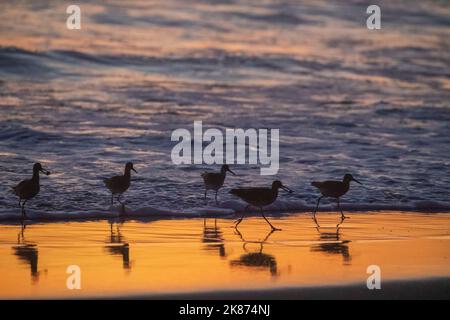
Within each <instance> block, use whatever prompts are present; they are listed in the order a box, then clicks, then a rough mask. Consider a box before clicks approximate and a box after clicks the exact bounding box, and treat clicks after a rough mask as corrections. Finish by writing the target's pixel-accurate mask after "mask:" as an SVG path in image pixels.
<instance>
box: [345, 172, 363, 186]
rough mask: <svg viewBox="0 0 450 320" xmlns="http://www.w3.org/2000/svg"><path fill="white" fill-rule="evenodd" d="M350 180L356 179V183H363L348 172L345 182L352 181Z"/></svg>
mask: <svg viewBox="0 0 450 320" xmlns="http://www.w3.org/2000/svg"><path fill="white" fill-rule="evenodd" d="M350 181H355V182H356V183H359V184H362V183H361V182H359V181H358V180H356V179H355V178H353V176H352V175H351V174H350V173H347V174H346V175H345V176H344V182H345V183H350Z"/></svg>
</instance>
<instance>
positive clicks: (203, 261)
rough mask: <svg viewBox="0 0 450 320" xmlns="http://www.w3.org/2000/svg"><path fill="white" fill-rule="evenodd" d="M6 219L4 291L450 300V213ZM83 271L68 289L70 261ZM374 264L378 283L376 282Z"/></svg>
mask: <svg viewBox="0 0 450 320" xmlns="http://www.w3.org/2000/svg"><path fill="white" fill-rule="evenodd" d="M349 216H350V217H351V218H350V219H347V220H345V221H344V222H343V223H341V224H339V222H340V218H339V214H338V213H334V212H331V213H320V214H319V215H318V222H319V224H320V227H317V225H316V224H315V223H314V221H313V220H312V219H311V217H310V215H309V214H305V213H297V214H290V215H284V216H280V217H274V216H273V217H271V218H270V219H271V221H272V222H273V224H274V225H276V226H277V227H280V228H282V229H283V230H282V231H278V232H274V233H270V228H269V227H268V225H267V224H266V223H265V222H264V220H263V219H262V218H258V217H249V218H248V219H245V220H244V221H243V223H242V225H241V226H240V228H239V230H238V231H239V232H237V231H236V230H235V229H234V228H232V220H231V219H229V218H220V219H219V218H218V219H217V220H215V219H214V218H208V219H206V220H204V219H202V218H198V219H177V220H127V221H107V220H100V221H78V222H58V223H34V224H30V225H27V226H26V228H25V229H24V230H23V233H22V232H21V231H22V230H21V226H20V225H17V224H10V225H6V224H2V225H0V255H1V256H2V259H1V260H0V271H1V276H0V297H1V298H4V299H16V298H55V297H57V298H90V297H100V298H102V297H104V298H117V297H120V298H130V297H133V298H170V299H177V298H180V299H184V298H192V299H203V298H211V299H215V298H233V299H242V298H254V299H266V298H275V299H303V298H351V299H354V298H385V299H392V298H449V297H450V295H449V291H448V288H449V287H450V286H449V285H448V284H449V281H448V280H449V277H450V213H432V214H426V213H414V212H370V213H358V212H354V213H349ZM74 264H75V265H78V266H80V269H81V290H68V289H67V287H66V280H67V277H68V276H69V275H68V274H67V273H66V269H67V267H68V266H69V265H74ZM369 265H378V266H379V267H380V269H381V286H382V289H381V290H368V289H367V288H366V280H367V277H368V276H369V274H367V272H366V270H367V267H368V266H369Z"/></svg>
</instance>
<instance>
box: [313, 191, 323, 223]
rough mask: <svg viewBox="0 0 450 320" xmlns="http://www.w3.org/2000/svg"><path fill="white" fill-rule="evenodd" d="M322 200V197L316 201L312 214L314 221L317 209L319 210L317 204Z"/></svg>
mask: <svg viewBox="0 0 450 320" xmlns="http://www.w3.org/2000/svg"><path fill="white" fill-rule="evenodd" d="M322 198H323V196H321V197H319V199H317V205H316V208H315V209H314V212H313V216H314V219H316V212H317V209H319V203H320V200H322Z"/></svg>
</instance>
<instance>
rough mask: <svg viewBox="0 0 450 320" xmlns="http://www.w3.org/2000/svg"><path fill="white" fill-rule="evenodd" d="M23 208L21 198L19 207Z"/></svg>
mask: <svg viewBox="0 0 450 320" xmlns="http://www.w3.org/2000/svg"><path fill="white" fill-rule="evenodd" d="M21 206H22V199H20V198H19V207H21Z"/></svg>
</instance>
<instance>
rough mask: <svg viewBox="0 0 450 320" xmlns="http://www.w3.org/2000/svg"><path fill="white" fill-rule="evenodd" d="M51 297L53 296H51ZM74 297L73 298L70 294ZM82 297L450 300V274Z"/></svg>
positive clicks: (128, 298)
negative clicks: (376, 285)
mask: <svg viewBox="0 0 450 320" xmlns="http://www.w3.org/2000/svg"><path fill="white" fill-rule="evenodd" d="M49 299H51V298H49ZM69 299H71V298H69ZM81 299H108V300H109V299H112V300H116V299H125V300H135V299H139V300H356V299H364V300H387V299H389V300H390V299H421V300H422V299H427V300H449V299H450V277H433V278H420V279H417V278H415V279H401V280H387V281H384V282H383V281H382V283H381V289H379V290H376V289H374V290H369V289H367V287H366V285H365V283H363V284H361V283H349V284H333V285H317V286H299V287H285V288H259V289H248V290H207V291H191V292H171V293H161V294H145V293H142V294H131V295H123V296H122V295H111V296H101V295H93V296H89V297H83V298H81Z"/></svg>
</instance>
